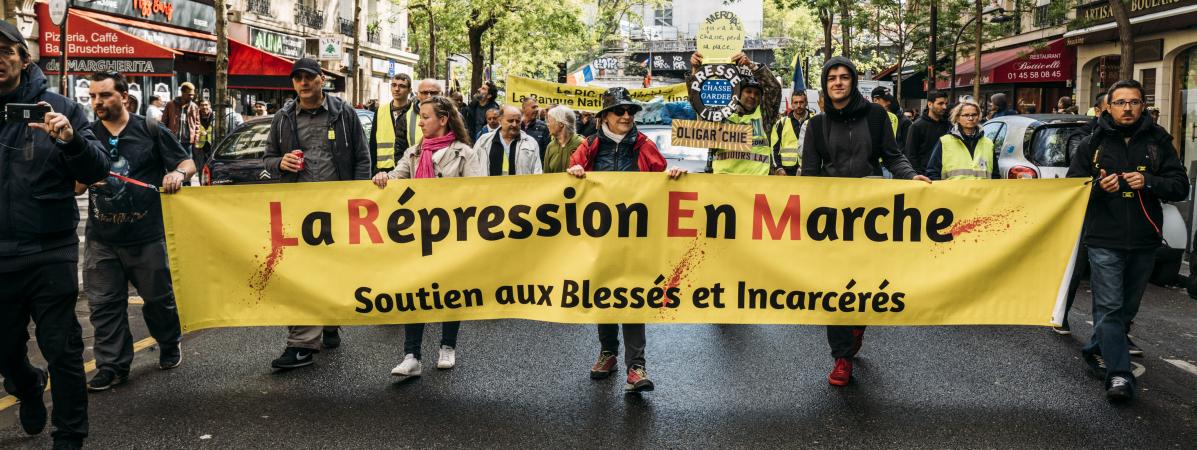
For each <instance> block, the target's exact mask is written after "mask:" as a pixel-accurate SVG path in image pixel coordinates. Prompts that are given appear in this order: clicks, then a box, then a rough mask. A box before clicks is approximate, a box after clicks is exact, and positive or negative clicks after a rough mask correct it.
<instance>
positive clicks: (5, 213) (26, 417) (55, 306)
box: [0, 21, 109, 448]
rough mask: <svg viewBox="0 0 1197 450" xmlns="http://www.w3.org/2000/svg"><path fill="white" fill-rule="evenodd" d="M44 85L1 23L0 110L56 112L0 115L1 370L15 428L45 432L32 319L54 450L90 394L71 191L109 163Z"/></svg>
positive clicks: (81, 416)
mask: <svg viewBox="0 0 1197 450" xmlns="http://www.w3.org/2000/svg"><path fill="white" fill-rule="evenodd" d="M46 85H47V83H46V76H45V75H44V74H43V73H42V71H41V69H40V68H38V66H37V65H36V64H33V63H32V62H31V60H30V55H29V49H28V48H27V47H26V46H25V38H24V36H22V35H21V32H20V31H19V30H18V29H17V27H16V26H15V25H13V24H11V23H9V22H7V21H0V107H3V108H4V109H6V110H7V109H10V108H9V106H10V105H14V104H42V105H46V106H49V107H50V108H52V110H53V111H57V112H50V113H47V114H45V117H44V118H43V119H42V120H41V122H34V123H29V122H27V121H23V120H20V119H14V120H4V121H0V204H3V205H5V207H4V208H0V376H3V377H4V390H5V391H7V392H8V393H9V394H12V395H13V396H15V397H16V398H18V399H20V400H21V406H20V411H19V415H20V422H21V428H23V429H24V430H25V432H26V433H29V434H38V433H41V432H42V430H44V429H45V427H46V406H45V404H44V403H43V401H42V392H43V391H44V390H45V387H46V381H47V377H46V375H47V374H46V371H44V370H42V369H40V368H37V367H34V366H33V365H32V364H30V361H29V357H28V355H27V353H26V352H27V351H28V350H27V344H28V341H29V333H28V331H27V330H28V326H29V320H30V319H32V320H33V322H34V323H35V324H36V326H37V327H36V330H35V332H36V335H37V344H38V348H40V349H41V351H42V356H44V357H45V359H46V361H47V362H48V364H49V367H48V368H49V375H50V376H51V377H53V378H54V387H53V388H52V390H51V392H50V394H51V397H52V398H53V400H54V417H53V423H54V432H53V436H54V448H79V447H80V446H82V444H83V439H84V438H86V437H87V390H86V388H85V384H86V380H85V378H84V372H83V337H82V334H83V331H82V329H80V327H79V321H78V319H77V318H76V316H75V303H76V302H77V301H78V299H79V281H78V278H77V274H78V272H77V270H78V264H79V238H78V236H76V234H75V227H76V226H78V223H79V212H78V206H77V205H76V204H75V194H74V191H73V187H74V184H75V182H81V183H85V184H91V183H95V182H97V181H100V180H103V179H104V177H106V176H108V170H109V162H108V157H107V155H106V154H105V152H104V149H103V147H102V145H101V144H100V142H99V141H98V140H96V137H95V135H93V134H92V132H91V129H90V125H89V124H88V122H87V117H85V114H84V112H83V110H82V108H81V107H80V106H79V105H78V104H77V103H75V102H74V101H72V100H70V99H67V98H66V97H63V96H61V95H58V94H55V93H52V92H50V91H48V90H47V88H46ZM14 109H15V108H14ZM6 119H7V118H6Z"/></svg>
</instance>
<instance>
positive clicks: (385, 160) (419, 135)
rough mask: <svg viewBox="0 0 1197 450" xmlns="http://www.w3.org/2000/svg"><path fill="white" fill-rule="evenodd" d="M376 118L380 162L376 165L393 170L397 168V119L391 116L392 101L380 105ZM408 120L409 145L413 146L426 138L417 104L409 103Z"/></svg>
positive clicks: (376, 141) (376, 139) (402, 149)
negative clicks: (417, 112) (420, 125)
mask: <svg viewBox="0 0 1197 450" xmlns="http://www.w3.org/2000/svg"><path fill="white" fill-rule="evenodd" d="M377 117H378V118H377V119H375V122H377V123H375V124H374V130H375V132H376V133H377V134H376V135H375V143H377V144H378V150H377V152H378V155H377V156H378V163H377V164H376V166H377V167H378V168H379V169H386V170H391V169H394V168H395V121H394V120H393V119H392V116H391V102H386V103H384V104H382V106H379V107H378V115H377ZM404 118H405V119H406V120H405V122H407V145H408V146H409V147H410V146H413V145H416V144H419V143H420V141H422V140H423V139H424V131H423V130H421V129H420V127H419V126H418V125H419V122H418V120H419V115H418V114H416V107H415V104H409V106H408V108H407V113H406V114H405V115H404ZM404 150H407V149H405V148H401V149H399V151H400V152H402V151H404Z"/></svg>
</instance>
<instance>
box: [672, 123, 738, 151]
mask: <svg viewBox="0 0 1197 450" xmlns="http://www.w3.org/2000/svg"><path fill="white" fill-rule="evenodd" d="M672 142H673V145H680V146H683V147H696V148H718V149H723V150H734V151H744V152H746V151H749V150H751V149H752V125H747V124H733V123H723V122H707V121H703V120H674V121H673V140H672Z"/></svg>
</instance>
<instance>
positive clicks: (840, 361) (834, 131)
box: [802, 56, 931, 386]
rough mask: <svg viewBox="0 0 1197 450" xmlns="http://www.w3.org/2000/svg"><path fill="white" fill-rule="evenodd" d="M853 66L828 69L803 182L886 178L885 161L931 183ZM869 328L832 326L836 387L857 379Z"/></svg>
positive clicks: (807, 143)
mask: <svg viewBox="0 0 1197 450" xmlns="http://www.w3.org/2000/svg"><path fill="white" fill-rule="evenodd" d="M857 79H858V74H857V72H856V66H855V65H854V64H852V61H850V60H848V59H847V58H844V57H842V56H836V57H833V58H831V59H830V60H828V61H827V63H826V64H825V65H823V78H822V84H823V105H824V107H825V109H824V111H823V113H822V114H819V115H817V116H815V117H813V118H811V119H810V123H809V125H807V129H806V138H805V140H804V141H803V144H802V148H804V149H806V150H805V151H803V152H802V176H816V177H820V176H821V177H848V178H862V177H867V176H872V175H880V174H881V166H880V164H879V161H884V162H885V167H886V168H887V169H889V171H890V172H891V173H893V175H894V178H900V179H907V180H910V179H914V180H921V181H926V182H930V181H931V180H930V179H928V178H927V177H925V176H922V175H919V174H918V172H915V170H914V168H912V167H911V166H910V162H909V161H907V160H906V156H905V155H903V154H902V152H901V151H899V150H898V144H897V142H896V141H895V140H894V129H893V126H892V125H891V124H890V121H889V116H888V114H886V111H885V109H883V108H882V107H881V105H878V104H875V103H869V101H868V100H865V98H864V96H863V95H861V93H860V90H859V89H857ZM864 329H865V327H863V326H828V327H827V344H828V345H830V346H831V356H832V357H833V358H835V367H834V368H833V369H832V371H831V374H829V375H828V376H827V381H828V382H829V383H831V384H832V385H834V386H845V385H847V384H848V382H849V381H850V380H851V379H852V358H853V357H854V356H856V353H857V352H858V351H860V346H861V343H862V342H863V339H864Z"/></svg>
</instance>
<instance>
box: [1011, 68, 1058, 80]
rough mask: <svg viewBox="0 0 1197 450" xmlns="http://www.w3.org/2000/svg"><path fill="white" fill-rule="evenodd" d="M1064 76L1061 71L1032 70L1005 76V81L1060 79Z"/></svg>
mask: <svg viewBox="0 0 1197 450" xmlns="http://www.w3.org/2000/svg"><path fill="white" fill-rule="evenodd" d="M1062 76H1064V72H1063V71H1061V70H1032V71H1029V72H1018V73H1011V74H1008V75H1006V79H1007V80H1038V79H1041V78H1060V77H1062Z"/></svg>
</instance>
